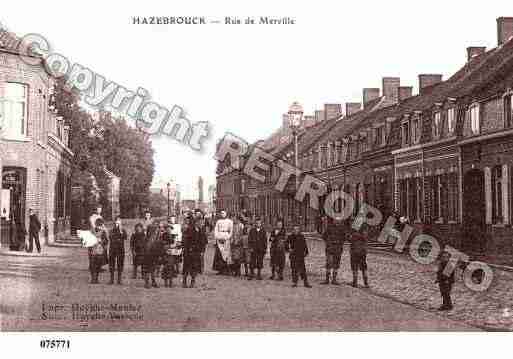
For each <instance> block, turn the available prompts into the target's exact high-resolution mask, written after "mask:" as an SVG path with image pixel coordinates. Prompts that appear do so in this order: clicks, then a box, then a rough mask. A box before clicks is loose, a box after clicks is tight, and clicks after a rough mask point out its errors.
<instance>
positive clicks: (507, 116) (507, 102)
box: [504, 94, 513, 127]
mask: <svg viewBox="0 0 513 359" xmlns="http://www.w3.org/2000/svg"><path fill="white" fill-rule="evenodd" d="M512 119H513V102H512V101H511V94H509V95H507V96H505V97H504V124H505V126H506V127H511V125H513V124H512V123H511V122H512Z"/></svg>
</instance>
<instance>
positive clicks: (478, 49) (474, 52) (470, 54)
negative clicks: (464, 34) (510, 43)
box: [467, 46, 486, 61]
mask: <svg viewBox="0 0 513 359" xmlns="http://www.w3.org/2000/svg"><path fill="white" fill-rule="evenodd" d="M485 51H486V47H485V46H469V47H467V61H470V60H472V58H474V57H476V56H478V55H481V54H484V53H485Z"/></svg>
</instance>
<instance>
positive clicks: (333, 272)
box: [321, 218, 345, 285]
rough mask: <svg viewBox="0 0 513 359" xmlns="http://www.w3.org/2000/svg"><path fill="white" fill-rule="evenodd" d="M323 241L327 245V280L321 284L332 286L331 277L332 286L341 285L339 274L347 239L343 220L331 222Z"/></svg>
mask: <svg viewBox="0 0 513 359" xmlns="http://www.w3.org/2000/svg"><path fill="white" fill-rule="evenodd" d="M323 239H324V242H325V243H326V249H325V253H326V279H325V280H324V282H322V283H321V284H330V276H331V284H334V285H339V284H340V283H339V282H338V281H337V274H338V269H339V268H340V260H341V258H342V251H343V250H344V239H345V226H344V222H343V220H342V218H336V219H335V220H331V219H330V220H329V222H328V227H327V228H326V231H325V232H324V234H323Z"/></svg>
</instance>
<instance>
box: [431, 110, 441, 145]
mask: <svg viewBox="0 0 513 359" xmlns="http://www.w3.org/2000/svg"><path fill="white" fill-rule="evenodd" d="M441 133H442V113H441V112H435V116H434V119H433V137H434V138H435V139H436V138H440V135H441Z"/></svg>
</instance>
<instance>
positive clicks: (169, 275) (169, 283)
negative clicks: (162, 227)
mask: <svg viewBox="0 0 513 359" xmlns="http://www.w3.org/2000/svg"><path fill="white" fill-rule="evenodd" d="M172 230H173V229H172V228H171V227H170V226H169V225H168V226H167V227H166V232H164V234H163V235H162V244H163V245H164V256H163V257H164V258H163V259H164V260H163V263H164V266H163V269H162V279H164V287H166V288H171V287H173V277H174V276H175V256H174V255H173V249H172V248H173V246H174V243H175V240H174V237H175V236H174V235H173V233H172Z"/></svg>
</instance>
